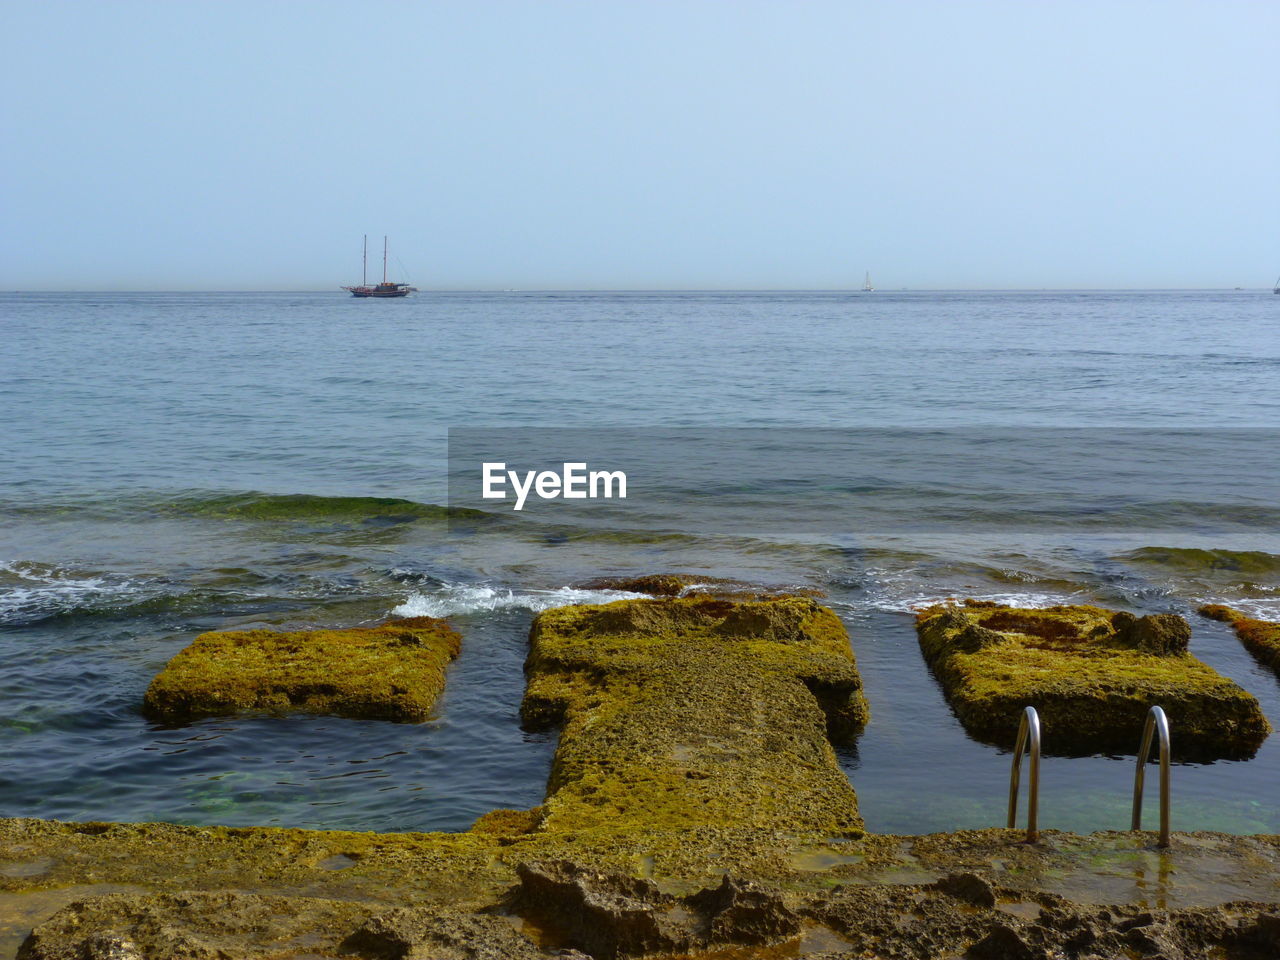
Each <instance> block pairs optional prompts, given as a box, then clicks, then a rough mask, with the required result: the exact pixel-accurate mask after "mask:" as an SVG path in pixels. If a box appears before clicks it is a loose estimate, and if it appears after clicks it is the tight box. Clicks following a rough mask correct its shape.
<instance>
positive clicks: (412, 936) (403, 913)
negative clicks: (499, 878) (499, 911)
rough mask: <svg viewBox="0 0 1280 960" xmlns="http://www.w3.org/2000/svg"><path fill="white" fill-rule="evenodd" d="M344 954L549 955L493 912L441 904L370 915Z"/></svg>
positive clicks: (497, 959)
mask: <svg viewBox="0 0 1280 960" xmlns="http://www.w3.org/2000/svg"><path fill="white" fill-rule="evenodd" d="M342 952H343V953H344V954H354V955H356V956H357V957H361V958H369V960H426V958H430V960H543V958H545V957H547V956H548V954H547V953H546V952H545V951H543V950H540V949H538V947H537V946H535V945H534V943H533V942H532V941H531V940H530V939H529V938H528V937H526V936H524V935H523V934H521V933H519V932H518V931H517V930H516V929H515V928H514V927H512V925H511V924H510V923H508V922H507V921H506V920H504V919H502V918H501V917H497V916H493V915H492V914H483V913H480V914H476V913H473V914H465V913H459V912H457V911H455V910H448V909H442V908H440V907H431V908H424V907H414V908H402V909H398V910H391V911H389V912H387V913H382V914H378V915H377V916H374V917H370V918H369V919H368V920H366V921H365V922H364V923H363V924H361V925H360V927H359V928H358V929H357V930H356V931H355V932H354V933H352V934H351V935H350V936H348V937H347V938H346V939H345V940H343V941H342Z"/></svg>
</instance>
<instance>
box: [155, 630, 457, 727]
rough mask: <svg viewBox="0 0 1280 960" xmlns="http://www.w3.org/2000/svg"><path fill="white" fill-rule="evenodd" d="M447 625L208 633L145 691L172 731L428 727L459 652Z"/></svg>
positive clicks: (157, 715)
mask: <svg viewBox="0 0 1280 960" xmlns="http://www.w3.org/2000/svg"><path fill="white" fill-rule="evenodd" d="M459 644H460V638H459V636H458V634H457V632H456V631H455V630H454V629H453V628H452V627H450V626H449V625H448V624H447V623H445V622H444V621H443V620H436V619H434V618H432V617H415V618H411V619H405V620H389V621H387V622H386V623H384V624H382V625H380V626H376V627H358V628H352V629H347V630H302V631H295V632H289V633H280V632H276V631H274V630H239V631H229V632H224V633H204V634H201V635H200V636H198V637H196V639H195V640H194V641H193V642H192V643H191V644H190V646H188V647H186V648H185V649H184V650H182V652H181V653H179V654H178V655H177V656H176V657H174V658H173V659H172V660H170V661H169V663H168V665H167V666H166V667H165V668H164V670H162V671H161V672H160V673H159V674H158V675H157V676H156V678H155V679H154V680H152V681H151V686H150V687H148V688H147V693H146V697H145V698H144V700H143V709H144V711H145V713H146V714H147V716H148V717H150V718H151V719H153V720H156V721H160V722H164V723H181V722H185V721H188V720H193V719H196V718H198V717H208V716H223V715H227V714H234V713H241V712H245V711H266V712H269V713H324V714H334V715H336V716H341V717H354V718H360V719H368V720H396V721H402V722H417V721H422V720H426V719H427V718H428V717H429V716H430V713H431V708H432V706H433V705H434V704H435V701H436V698H437V697H438V696H439V695H440V692H441V691H442V690H443V689H444V683H445V668H446V667H447V666H448V664H449V662H450V661H451V660H453V658H454V657H456V656H457V655H458V651H459V649H460V646H459Z"/></svg>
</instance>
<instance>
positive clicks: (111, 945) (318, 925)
mask: <svg viewBox="0 0 1280 960" xmlns="http://www.w3.org/2000/svg"><path fill="white" fill-rule="evenodd" d="M366 913H367V911H366V909H365V908H364V907H362V906H361V905H359V904H355V903H348V902H345V901H335V900H322V899H319V898H312V897H282V896H259V895H257V894H244V893H232V892H229V891H228V892H219V893H178V894H154V895H133V894H109V895H106V896H99V897H89V898H86V899H84V900H78V901H76V902H74V903H72V904H69V905H68V906H66V907H63V908H62V909H61V910H59V911H58V912H57V913H55V914H54V915H53V916H52V917H50V918H49V919H48V920H46V921H44V922H43V923H41V924H39V925H37V926H36V928H35V929H34V930H32V931H31V933H30V935H28V937H27V939H26V940H25V941H24V942H23V944H22V946H21V947H20V948H19V949H18V957H19V958H20V960H142V958H146V960H159V958H166V960H167V958H170V957H174V958H178V957H180V958H182V960H226V958H228V957H235V958H236V960H258V958H262V960H267V958H268V957H277V956H279V944H280V943H281V942H285V941H288V940H292V939H295V938H299V937H306V938H307V939H308V940H310V941H311V942H312V943H313V948H314V950H315V951H316V952H321V953H323V952H326V951H328V952H332V951H334V950H336V949H337V947H338V942H339V940H340V939H341V937H342V933H343V931H345V930H350V929H352V928H353V927H354V926H355V925H356V924H357V923H358V922H359V921H360V920H361V919H363V918H364V917H365V916H366ZM486 960H487V958H486ZM495 960H497V958H496V957H495ZM517 960H519V958H517Z"/></svg>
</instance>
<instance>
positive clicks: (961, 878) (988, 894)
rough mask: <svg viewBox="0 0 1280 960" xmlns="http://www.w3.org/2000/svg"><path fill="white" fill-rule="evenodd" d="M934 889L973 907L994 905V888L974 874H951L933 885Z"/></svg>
mask: <svg viewBox="0 0 1280 960" xmlns="http://www.w3.org/2000/svg"><path fill="white" fill-rule="evenodd" d="M934 887H935V888H937V889H938V890H941V891H942V892H943V893H945V894H949V895H950V896H953V897H955V898H956V899H957V900H963V901H965V902H966V903H972V904H973V905H974V906H975V907H994V906H995V905H996V891H995V888H994V887H992V886H991V884H990V883H988V882H987V881H986V880H984V879H983V878H982V877H980V876H978V875H977V874H976V873H952V874H949V875H947V876H945V877H943V878H942V879H941V880H939V881H938V882H937V883H935V884H934Z"/></svg>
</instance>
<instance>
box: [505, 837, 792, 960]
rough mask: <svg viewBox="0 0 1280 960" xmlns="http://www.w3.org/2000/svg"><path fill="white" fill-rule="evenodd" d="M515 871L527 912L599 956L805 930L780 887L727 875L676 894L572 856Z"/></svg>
mask: <svg viewBox="0 0 1280 960" xmlns="http://www.w3.org/2000/svg"><path fill="white" fill-rule="evenodd" d="M517 870H518V873H519V876H520V891H519V893H518V894H517V897H516V901H515V906H516V909H517V910H518V911H519V912H520V913H521V915H523V916H526V917H530V918H532V919H533V920H535V921H536V922H537V924H538V925H539V926H540V927H542V928H545V929H547V930H551V931H554V932H555V933H557V934H558V935H559V936H560V937H562V938H564V939H565V940H566V941H567V942H569V943H572V944H574V945H575V946H576V947H579V948H581V949H582V950H585V951H586V952H587V953H589V954H591V955H592V956H593V957H595V958H596V960H613V958H615V957H631V956H642V955H644V954H648V953H657V952H662V953H670V952H673V951H689V950H705V949H707V948H710V947H716V946H728V945H740V944H745V945H763V944H770V943H778V942H781V941H784V940H788V939H791V938H793V937H795V936H796V935H797V934H798V933H799V932H800V929H801V923H800V918H799V916H797V915H796V914H795V913H794V912H792V911H791V910H790V909H789V908H788V907H787V905H786V904H785V903H784V902H783V898H782V896H781V895H780V894H779V893H778V892H777V891H774V890H768V889H765V888H764V887H762V886H760V885H759V884H756V883H753V882H750V881H745V880H736V879H732V878H730V877H729V876H727V875H726V876H725V877H724V878H723V879H722V880H721V882H720V884H719V885H718V886H715V887H708V888H706V889H703V890H700V891H698V892H696V893H693V894H690V895H688V896H684V897H676V896H674V895H672V894H669V893H665V892H663V891H662V890H661V889H660V888H659V887H658V886H657V885H656V884H654V883H652V882H650V881H648V880H643V879H638V878H636V877H630V876H627V875H625V874H617V873H608V872H602V871H599V870H592V869H589V868H585V867H581V866H579V865H577V864H574V863H571V862H567V861H557V862H552V863H534V864H522V865H521V866H520V867H518V868H517Z"/></svg>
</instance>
